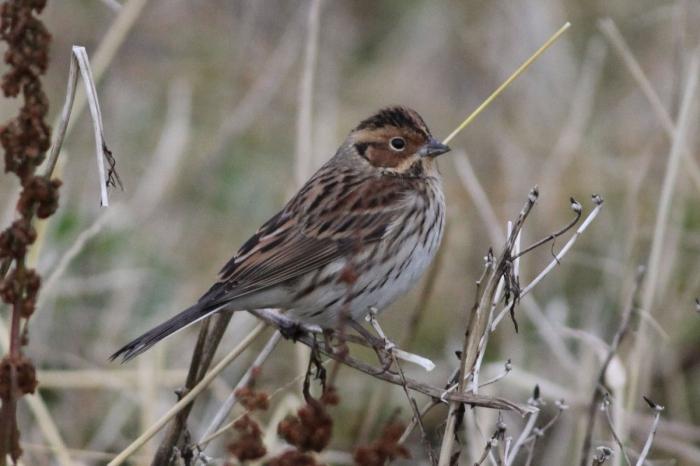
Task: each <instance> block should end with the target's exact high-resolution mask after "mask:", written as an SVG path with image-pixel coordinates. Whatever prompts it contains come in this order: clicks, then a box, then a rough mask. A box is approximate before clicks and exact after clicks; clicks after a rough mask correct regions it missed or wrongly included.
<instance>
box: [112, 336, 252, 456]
mask: <svg viewBox="0 0 700 466" xmlns="http://www.w3.org/2000/svg"><path fill="white" fill-rule="evenodd" d="M265 327H266V326H265V324H263V323H259V324H258V325H257V326H256V327H255V328H254V329H253V330H251V331H250V332H249V333H248V334H247V335H246V337H245V338H244V339H243V340H242V341H241V342H240V343H239V344H238V345H237V346H236V347H235V348H234V349H233V350H231V352H230V353H229V354H227V355H226V356H225V357H224V358H223V359H222V360H221V361H220V362H219V363H218V364H217V365H216V366H214V367H213V368H212V369H211V370H210V371H209V372H208V373H207V374H206V375H205V376H204V377H203V378H202V379H201V380H200V381H199V383H198V384H197V385H195V386H194V387H193V388H192V389H191V390H189V391H188V392H187V394H185V395H184V396H183V397H182V398H181V399H180V400H179V401H178V402H177V403H175V405H174V406H173V407H172V408H170V409H169V410H168V411H167V412H166V413H165V414H164V415H163V416H162V417H161V418H160V419H158V421H157V422H156V423H155V424H153V425H152V426H151V427H150V428H149V429H148V430H147V431H146V432H144V433H143V434H141V435H140V436H139V437H138V438H137V439H136V440H134V441H133V442H132V443H131V444H130V445H129V446H128V447H127V448H125V449H124V450H123V451H122V452H121V453H119V455H117V456H116V457H115V458H114V459H113V460H112V461H110V462H109V463H108V466H117V465H119V464H122V463H124V461H126V460H127V458H129V457H130V456H131V455H132V454H133V453H134V452H136V451H137V450H138V449H139V448H141V447H142V446H143V445H144V444H145V443H146V442H147V441H148V440H150V439H151V438H152V437H153V436H154V435H156V434H157V433H158V432H159V431H160V430H161V429H162V428H163V427H165V425H166V424H167V423H168V422H169V421H170V420H171V419H172V418H174V417H175V416H176V415H177V414H178V413H179V412H180V411H182V410H183V409H184V408H185V407H187V406H188V405H189V404H190V403H191V402H192V401H193V400H194V399H195V398H196V397H197V396H198V395H199V394H200V393H201V392H202V391H203V390H204V389H206V388H207V387H208V386H209V384H210V383H211V382H212V381H213V380H214V379H215V378H216V377H217V376H218V375H219V374H220V373H221V371H223V370H224V369H225V368H226V367H227V366H228V365H229V364H231V363H232V362H233V361H234V360H235V359H236V358H237V357H238V356H240V355H241V353H243V351H244V350H245V349H246V348H248V346H250V344H251V343H252V342H253V341H254V340H255V338H256V337H257V336H258V335H260V333H262V331H263V330H264V329H265Z"/></svg>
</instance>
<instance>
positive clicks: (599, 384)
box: [579, 267, 644, 466]
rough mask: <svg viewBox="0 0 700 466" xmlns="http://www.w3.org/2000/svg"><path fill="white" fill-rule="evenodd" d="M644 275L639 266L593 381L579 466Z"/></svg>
mask: <svg viewBox="0 0 700 466" xmlns="http://www.w3.org/2000/svg"><path fill="white" fill-rule="evenodd" d="M643 277H644V268H643V267H640V268H639V270H638V271H637V276H636V277H635V287H634V290H633V291H632V294H631V295H630V298H629V302H628V303H627V305H626V306H625V309H624V311H623V312H622V318H621V319H620V325H619V326H618V327H617V331H616V332H615V335H614V336H613V340H612V343H611V344H610V348H609V349H608V353H607V355H606V356H605V360H604V361H603V364H602V365H601V367H600V371H598V378H597V379H596V381H595V387H594V388H593V395H592V397H591V401H590V403H589V405H588V413H587V419H586V431H585V432H586V433H585V435H584V440H583V445H582V447H581V461H580V463H579V464H580V465H581V466H586V465H587V464H588V454H589V451H590V449H591V445H592V437H593V428H594V427H595V414H596V411H597V410H598V405H599V404H600V401H601V400H602V398H603V391H602V388H603V386H604V385H605V375H606V373H607V371H608V366H609V365H610V362H611V361H612V360H613V358H614V357H615V354H617V350H618V348H619V347H620V344H621V343H622V340H623V339H624V338H625V337H626V336H627V333H628V331H629V325H630V320H631V317H632V312H633V311H634V309H635V306H636V304H637V299H638V297H639V296H638V295H639V290H640V288H641V283H642V279H643Z"/></svg>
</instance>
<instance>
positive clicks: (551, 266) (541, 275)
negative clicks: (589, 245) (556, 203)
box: [491, 195, 603, 331]
mask: <svg viewBox="0 0 700 466" xmlns="http://www.w3.org/2000/svg"><path fill="white" fill-rule="evenodd" d="M593 203H594V204H595V208H594V209H593V210H592V211H591V213H590V214H588V217H586V219H585V220H584V221H583V223H581V225H580V226H579V227H578V229H577V230H576V232H575V233H574V235H573V236H572V237H571V238H570V239H569V241H567V243H566V244H565V245H564V247H563V248H561V251H559V252H558V253H557V254H556V255H555V256H554V259H552V261H551V262H550V263H549V264H548V265H547V267H545V268H544V269H543V270H542V272H540V273H539V275H537V276H536V277H535V278H534V279H533V280H532V281H531V282H530V283H528V284H527V286H525V288H523V289H522V290H520V293H519V294H518V297H517V298H516V299H522V298H523V297H525V296H526V295H527V294H528V293H529V292H530V291H532V289H533V288H534V287H535V286H537V284H538V283H539V282H540V281H542V279H543V278H544V277H545V276H546V275H547V274H548V273H550V272H551V271H552V270H553V269H554V268H555V267H556V266H557V265H559V264H561V260H562V259H563V258H564V256H565V255H566V253H567V252H569V250H570V249H571V248H572V247H573V245H574V243H576V240H577V239H578V238H579V236H581V234H582V233H583V232H584V231H585V230H586V228H588V226H589V225H590V224H591V222H593V220H595V218H596V217H597V216H598V213H599V212H600V209H601V208H602V207H603V199H602V198H601V197H600V196H598V195H593ZM578 208H580V206H579V207H578ZM521 254H522V253H521ZM508 311H509V307H508V306H505V307H504V308H503V309H502V310H501V312H499V313H498V315H497V316H496V318H495V319H494V320H493V323H492V324H491V331H494V330H495V329H496V326H497V325H498V324H499V322H500V321H501V319H503V317H504V316H505V315H506V313H507V312H508Z"/></svg>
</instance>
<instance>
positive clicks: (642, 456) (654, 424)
mask: <svg viewBox="0 0 700 466" xmlns="http://www.w3.org/2000/svg"><path fill="white" fill-rule="evenodd" d="M644 400H645V401H646V402H647V404H648V405H649V407H650V408H651V409H653V410H654V421H653V422H652V424H651V430H650V431H649V436H648V437H647V441H646V442H644V448H643V449H642V453H640V454H639V458H638V459H637V465H636V466H643V465H644V460H646V458H647V456H648V455H649V451H650V450H651V444H652V443H654V435H656V429H657V427H658V426H659V419H661V411H663V410H664V407H663V406H661V405H658V404H656V403H654V402H653V401H651V400H650V399H649V398H647V397H646V396H645V397H644Z"/></svg>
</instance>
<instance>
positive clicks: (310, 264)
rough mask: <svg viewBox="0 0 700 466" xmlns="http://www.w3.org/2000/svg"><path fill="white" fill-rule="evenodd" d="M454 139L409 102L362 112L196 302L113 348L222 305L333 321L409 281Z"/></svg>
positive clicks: (419, 262) (431, 242)
mask: <svg viewBox="0 0 700 466" xmlns="http://www.w3.org/2000/svg"><path fill="white" fill-rule="evenodd" d="M449 150H450V148H449V147H448V146H446V145H445V144H442V143H440V142H438V141H437V140H435V139H434V138H433V137H432V135H431V134H430V131H429V130H428V127H427V126H426V125H425V122H424V121H423V119H422V118H421V117H420V116H419V115H418V113H416V112H415V111H414V110H410V109H408V108H405V107H391V108H386V109H383V110H381V111H379V112H378V113H376V114H375V115H373V116H371V117H369V118H367V119H366V120H364V121H362V122H361V123H360V124H359V125H357V127H356V128H355V129H353V130H352V131H351V132H350V134H349V135H348V137H347V139H346V140H345V142H343V144H342V145H341V146H340V148H339V149H338V151H337V152H336V154H335V156H334V157H333V158H331V159H330V160H329V161H328V162H327V163H326V164H325V165H323V166H322V167H321V168H320V169H319V170H318V171H317V172H316V174H314V175H313V176H312V177H311V179H310V180H309V181H308V182H306V184H305V185H304V186H303V187H302V188H301V190H299V192H298V193H297V194H296V195H295V196H294V197H293V198H292V199H291V200H290V201H289V202H288V203H287V205H286V206H285V207H284V208H283V209H282V211H280V212H279V213H278V214H277V215H275V216H274V217H272V218H271V219H270V220H268V221H267V223H265V224H264V225H263V226H262V227H261V228H260V229H259V230H258V231H257V232H256V233H255V234H254V235H253V236H252V237H251V238H250V239H249V240H248V241H246V242H245V243H244V244H243V246H241V248H240V249H239V250H238V252H237V253H236V255H235V256H234V257H233V258H232V259H231V260H230V261H229V262H228V263H227V264H226V265H225V266H224V268H223V269H222V270H221V272H220V276H219V280H218V281H217V282H216V283H215V284H214V285H213V286H212V287H211V288H210V289H209V291H207V292H206V293H205V294H204V295H203V296H202V297H201V298H200V299H199V301H198V302H197V303H196V304H195V305H193V306H192V307H190V308H188V309H186V310H184V311H182V312H181V313H179V314H177V315H176V316H174V317H172V318H171V319H170V320H168V321H166V322H164V323H162V324H160V325H158V326H157V327H155V328H153V329H152V330H150V331H148V332H146V333H145V334H143V335H141V336H140V337H138V338H136V339H135V340H134V341H132V342H131V343H129V344H127V345H126V346H124V347H123V348H121V349H120V350H119V351H117V352H116V353H114V354H113V355H112V359H114V358H117V357H119V356H122V357H123V358H124V361H126V360H129V359H131V358H133V357H134V356H136V355H138V354H140V353H142V352H144V351H146V350H147V349H148V348H150V347H151V346H153V345H154V344H155V343H157V342H158V341H160V340H162V339H163V338H165V337H167V336H169V335H171V334H173V333H175V332H177V331H178V330H181V329H183V328H185V327H187V326H188V325H190V324H192V323H194V322H196V321H198V320H200V319H203V318H204V317H207V316H209V315H211V314H213V313H215V312H218V311H221V310H223V309H235V310H239V309H260V308H267V307H274V308H281V309H285V310H286V312H287V315H288V316H291V317H292V318H294V319H295V320H297V321H299V322H303V323H310V324H317V325H319V326H321V327H323V328H328V329H333V328H335V327H336V326H337V325H338V322H339V316H340V315H341V313H346V314H345V315H347V316H348V317H349V318H350V319H352V320H354V321H358V320H360V319H362V318H363V317H364V316H365V315H367V314H368V312H369V311H370V309H372V308H376V309H379V310H382V309H384V308H385V307H386V306H388V305H389V304H391V303H392V302H393V301H394V300H395V299H396V298H398V297H399V296H400V295H402V294H403V293H405V292H406V291H408V290H409V289H410V288H411V287H412V286H413V285H414V284H415V283H416V281H417V280H418V279H419V278H420V276H421V274H422V273H423V272H424V271H425V270H426V268H427V267H428V265H429V264H430V262H431V260H432V259H433V257H434V256H435V252H436V251H437V249H438V246H439V244H440V240H441V239H442V233H443V228H444V225H445V198H444V196H443V193H442V183H441V180H440V174H439V172H438V169H437V164H436V161H435V158H436V157H437V156H438V155H440V154H444V153H445V152H448V151H449Z"/></svg>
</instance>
